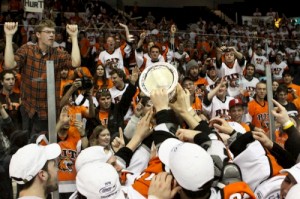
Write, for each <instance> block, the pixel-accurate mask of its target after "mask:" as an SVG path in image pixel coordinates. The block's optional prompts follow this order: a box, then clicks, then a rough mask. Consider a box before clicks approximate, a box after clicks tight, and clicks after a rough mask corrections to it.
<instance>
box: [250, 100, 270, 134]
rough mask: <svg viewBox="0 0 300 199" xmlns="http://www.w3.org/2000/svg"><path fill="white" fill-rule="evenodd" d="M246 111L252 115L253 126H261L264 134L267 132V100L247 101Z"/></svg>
mask: <svg viewBox="0 0 300 199" xmlns="http://www.w3.org/2000/svg"><path fill="white" fill-rule="evenodd" d="M248 111H249V114H250V115H251V117H252V124H253V125H254V126H255V127H258V128H262V129H263V130H264V131H265V133H266V134H269V112H268V102H267V101H264V104H263V105H261V104H259V103H258V102H257V101H256V100H255V99H253V100H251V101H250V102H249V103H248Z"/></svg>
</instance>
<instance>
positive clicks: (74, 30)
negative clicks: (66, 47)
mask: <svg viewBox="0 0 300 199" xmlns="http://www.w3.org/2000/svg"><path fill="white" fill-rule="evenodd" d="M66 29H67V32H68V34H69V35H70V38H71V41H72V52H71V58H72V66H73V67H74V68H76V67H79V66H80V65H81V57H80V50H79V45H78V37H77V36H78V26H77V25H71V24H67V26H66Z"/></svg>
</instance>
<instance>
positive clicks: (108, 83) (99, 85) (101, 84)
mask: <svg viewBox="0 0 300 199" xmlns="http://www.w3.org/2000/svg"><path fill="white" fill-rule="evenodd" d="M96 84H97V86H98V89H101V88H102V86H103V81H102V79H98V80H97V82H96ZM113 86H114V84H113V83H112V81H111V79H107V80H106V88H112V87H113Z"/></svg>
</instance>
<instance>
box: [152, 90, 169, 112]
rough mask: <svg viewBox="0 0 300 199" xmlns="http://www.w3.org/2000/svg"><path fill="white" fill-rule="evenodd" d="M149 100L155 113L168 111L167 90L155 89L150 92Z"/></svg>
mask: <svg viewBox="0 0 300 199" xmlns="http://www.w3.org/2000/svg"><path fill="white" fill-rule="evenodd" d="M150 99H151V101H152V103H153V106H154V107H155V110H156V112H158V111H160V110H163V109H168V107H169V106H168V104H169V96H168V93H167V89H165V88H157V89H154V90H152V91H151V93H150Z"/></svg>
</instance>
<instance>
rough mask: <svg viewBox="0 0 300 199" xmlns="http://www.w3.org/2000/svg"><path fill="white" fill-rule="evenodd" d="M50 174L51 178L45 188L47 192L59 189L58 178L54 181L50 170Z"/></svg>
mask: <svg viewBox="0 0 300 199" xmlns="http://www.w3.org/2000/svg"><path fill="white" fill-rule="evenodd" d="M48 174H49V178H48V180H47V184H46V189H45V190H46V193H47V194H48V193H51V192H53V191H57V190H58V182H57V179H56V180H55V181H54V180H53V177H52V176H51V174H50V173H49V172H48Z"/></svg>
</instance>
